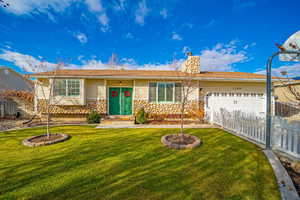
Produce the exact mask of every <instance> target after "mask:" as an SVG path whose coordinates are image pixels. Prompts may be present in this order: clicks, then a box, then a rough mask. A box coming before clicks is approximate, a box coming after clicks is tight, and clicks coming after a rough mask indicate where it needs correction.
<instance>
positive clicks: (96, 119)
mask: <svg viewBox="0 0 300 200" xmlns="http://www.w3.org/2000/svg"><path fill="white" fill-rule="evenodd" d="M100 119H101V116H100V114H99V113H97V112H91V113H90V114H89V115H88V116H87V118H86V121H87V123H89V124H94V123H100Z"/></svg>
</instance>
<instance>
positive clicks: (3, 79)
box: [0, 67, 34, 117]
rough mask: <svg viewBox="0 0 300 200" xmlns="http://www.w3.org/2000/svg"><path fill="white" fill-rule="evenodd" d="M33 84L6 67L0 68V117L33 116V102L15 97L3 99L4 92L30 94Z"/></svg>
mask: <svg viewBox="0 0 300 200" xmlns="http://www.w3.org/2000/svg"><path fill="white" fill-rule="evenodd" d="M33 87H34V84H33V82H32V81H30V80H29V79H27V78H25V77H24V76H22V75H21V74H19V73H17V72H15V71H14V70H12V69H11V68H8V67H0V117H7V116H15V115H16V114H17V113H19V115H20V117H28V116H30V115H32V114H33V102H31V103H30V102H29V103H28V102H25V101H23V99H20V98H17V97H13V98H12V97H11V98H4V96H3V94H4V93H5V92H6V91H8V90H9V91H16V92H17V91H24V92H27V93H32V95H33V91H34V88H33Z"/></svg>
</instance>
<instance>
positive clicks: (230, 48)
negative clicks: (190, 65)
mask: <svg viewBox="0 0 300 200" xmlns="http://www.w3.org/2000/svg"><path fill="white" fill-rule="evenodd" d="M237 43H238V41H237V40H232V41H231V42H229V43H228V44H222V43H218V44H216V46H215V47H213V48H212V49H206V50H203V51H201V55H200V66H201V70H207V71H233V65H234V64H236V63H242V62H245V61H247V60H248V56H247V54H246V52H245V51H243V50H238V46H237Z"/></svg>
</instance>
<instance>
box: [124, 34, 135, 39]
mask: <svg viewBox="0 0 300 200" xmlns="http://www.w3.org/2000/svg"><path fill="white" fill-rule="evenodd" d="M125 37H126V38H128V39H133V38H134V36H133V35H132V33H127V34H126V35H125Z"/></svg>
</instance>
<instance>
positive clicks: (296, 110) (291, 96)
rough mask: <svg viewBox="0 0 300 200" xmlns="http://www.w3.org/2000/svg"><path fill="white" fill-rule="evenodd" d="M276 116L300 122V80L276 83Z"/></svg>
mask: <svg viewBox="0 0 300 200" xmlns="http://www.w3.org/2000/svg"><path fill="white" fill-rule="evenodd" d="M273 88H274V96H275V99H276V103H275V115H279V116H282V117H286V118H287V119H289V120H293V121H300V80H289V81H279V82H275V83H274V85H273Z"/></svg>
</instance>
